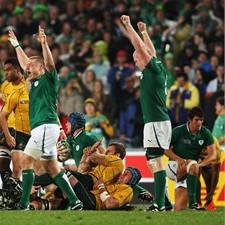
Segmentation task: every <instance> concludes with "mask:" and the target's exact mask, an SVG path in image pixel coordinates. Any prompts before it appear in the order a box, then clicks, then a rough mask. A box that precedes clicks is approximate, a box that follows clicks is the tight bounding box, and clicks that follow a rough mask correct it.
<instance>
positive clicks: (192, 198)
mask: <svg viewBox="0 0 225 225" xmlns="http://www.w3.org/2000/svg"><path fill="white" fill-rule="evenodd" d="M197 182H198V177H197V176H194V175H191V174H189V173H188V175H187V191H188V198H189V207H190V206H192V205H193V204H195V203H196V202H197V200H196V191H197Z"/></svg>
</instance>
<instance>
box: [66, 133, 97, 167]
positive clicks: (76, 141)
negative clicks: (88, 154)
mask: <svg viewBox="0 0 225 225" xmlns="http://www.w3.org/2000/svg"><path fill="white" fill-rule="evenodd" d="M97 140H98V139H97V137H96V136H95V135H93V134H91V133H90V132H88V131H85V130H82V131H81V132H79V133H78V134H77V135H76V136H72V135H69V136H68V138H67V142H68V143H69V145H70V148H71V155H72V156H73V159H74V160H75V163H76V166H79V165H80V160H81V158H82V155H83V150H84V148H86V147H89V146H92V145H93V144H94V143H95V142H96V141H97Z"/></svg>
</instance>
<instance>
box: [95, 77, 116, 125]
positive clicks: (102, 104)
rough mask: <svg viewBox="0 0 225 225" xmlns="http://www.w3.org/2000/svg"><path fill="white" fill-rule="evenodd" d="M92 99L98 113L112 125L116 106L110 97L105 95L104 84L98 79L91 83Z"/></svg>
mask: <svg viewBox="0 0 225 225" xmlns="http://www.w3.org/2000/svg"><path fill="white" fill-rule="evenodd" d="M92 98H93V99H94V100H95V102H96V105H97V108H98V110H99V112H100V113H102V114H103V115H105V116H106V117H107V118H108V119H109V120H110V121H111V123H112V124H114V121H115V113H116V107H117V106H116V104H115V102H114V100H113V99H112V97H111V96H110V95H109V94H105V92H104V84H103V82H102V80H100V79H96V80H95V81H94V82H93V90H92Z"/></svg>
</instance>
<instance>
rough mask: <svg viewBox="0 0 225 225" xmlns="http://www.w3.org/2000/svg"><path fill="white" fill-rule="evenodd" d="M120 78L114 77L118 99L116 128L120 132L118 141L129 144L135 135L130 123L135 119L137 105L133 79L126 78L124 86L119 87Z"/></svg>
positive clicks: (132, 124)
mask: <svg viewBox="0 0 225 225" xmlns="http://www.w3.org/2000/svg"><path fill="white" fill-rule="evenodd" d="M120 79H121V76H120V75H117V76H116V89H117V91H118V97H119V99H120V100H119V102H118V105H119V108H118V110H119V119H118V128H119V132H120V139H121V141H123V142H125V143H131V141H132V138H134V134H135V124H134V123H132V122H131V120H133V119H134V118H135V115H136V111H137V105H136V101H135V96H134V78H133V77H132V76H130V77H126V79H125V85H124V87H123V88H121V87H120V85H119V84H120Z"/></svg>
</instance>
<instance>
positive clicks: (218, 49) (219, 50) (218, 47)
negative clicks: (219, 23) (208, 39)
mask: <svg viewBox="0 0 225 225" xmlns="http://www.w3.org/2000/svg"><path fill="white" fill-rule="evenodd" d="M223 32H224V30H223ZM223 38H224V36H223ZM212 53H213V54H214V55H216V56H217V57H218V59H219V63H220V64H223V63H224V45H223V44H222V43H215V45H214V46H213V51H212Z"/></svg>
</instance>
